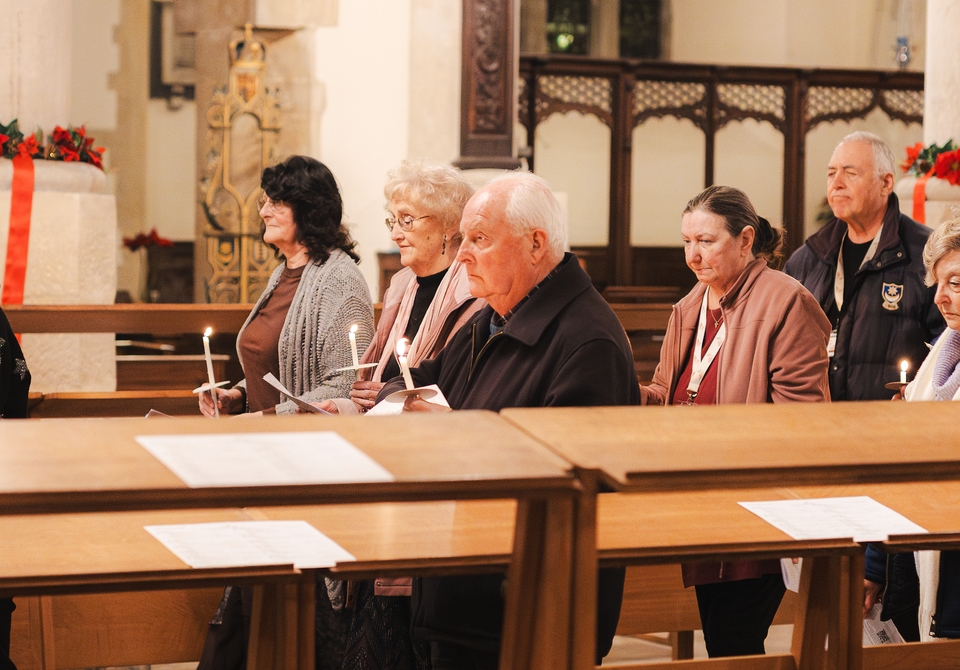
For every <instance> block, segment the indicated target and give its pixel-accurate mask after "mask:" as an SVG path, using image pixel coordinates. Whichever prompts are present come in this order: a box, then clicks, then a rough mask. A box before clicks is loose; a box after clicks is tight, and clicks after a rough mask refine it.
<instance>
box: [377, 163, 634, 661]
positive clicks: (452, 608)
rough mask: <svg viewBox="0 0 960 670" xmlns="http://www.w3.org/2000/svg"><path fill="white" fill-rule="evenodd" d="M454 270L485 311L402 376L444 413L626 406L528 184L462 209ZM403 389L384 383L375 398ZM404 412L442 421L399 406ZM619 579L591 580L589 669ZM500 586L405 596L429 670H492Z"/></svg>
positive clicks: (627, 363)
mask: <svg viewBox="0 0 960 670" xmlns="http://www.w3.org/2000/svg"><path fill="white" fill-rule="evenodd" d="M460 231H461V233H463V244H462V245H461V246H460V251H459V253H458V255H457V259H458V260H459V261H460V262H462V263H463V264H464V266H465V267H466V270H467V274H468V276H469V278H470V292H471V293H472V294H473V295H474V296H476V297H478V298H484V299H485V300H486V301H487V303H488V306H487V307H485V308H484V309H483V310H481V311H480V312H478V313H477V315H476V316H475V317H474V318H473V319H472V320H471V321H470V322H468V323H467V324H466V325H465V326H464V327H463V328H461V329H460V331H459V332H458V333H457V335H456V336H455V337H454V339H453V340H451V341H450V343H449V344H448V345H447V347H446V348H445V349H444V350H443V351H442V352H440V355H439V356H437V358H435V359H434V360H432V361H428V362H425V363H423V364H421V366H420V367H418V368H415V369H413V370H412V371H411V372H412V376H413V379H414V382H415V383H416V385H417V386H426V385H429V384H437V385H439V387H440V389H441V390H442V391H443V393H444V395H445V396H446V398H447V401H448V402H449V403H450V407H451V408H453V409H489V410H499V409H501V408H503V407H549V406H576V405H579V406H583V405H636V404H639V400H640V394H639V387H638V385H637V377H636V373H635V371H634V366H633V355H632V353H631V350H630V344H629V342H628V341H627V338H626V335H625V333H624V331H623V327H622V326H621V325H620V322H619V321H618V320H617V317H616V316H615V315H614V313H613V311H612V310H611V309H610V307H609V306H608V305H607V304H606V302H604V300H603V298H601V297H600V295H599V294H598V293H597V292H596V290H595V289H594V288H593V286H592V285H591V283H590V278H589V277H587V275H586V273H584V271H583V270H582V269H581V268H580V265H579V264H578V262H577V259H576V257H575V256H573V254H569V253H566V254H565V253H564V247H565V246H566V230H565V226H564V221H563V215H562V211H561V209H560V205H559V203H558V202H557V200H556V198H555V197H554V196H553V194H552V193H551V192H550V188H549V186H548V185H547V183H546V182H545V181H544V180H543V179H541V178H540V177H537V176H535V175H533V174H530V173H522V172H513V173H509V174H507V175H503V176H501V177H498V178H497V179H495V180H493V181H492V182H490V183H489V184H488V185H486V186H485V187H483V188H482V189H480V190H479V191H477V193H476V194H475V195H474V196H473V198H471V199H470V201H469V202H468V203H467V206H466V209H464V212H463V218H462V220H461V223H460ZM401 388H403V381H402V379H401V378H396V379H394V380H392V381H391V382H390V383H388V384H387V385H386V386H385V387H384V388H383V390H382V391H381V393H380V398H384V397H386V396H387V395H389V394H390V393H392V392H393V391H397V390H399V389H401ZM405 408H406V409H407V410H410V411H449V410H447V408H444V407H440V406H439V405H436V404H433V403H430V402H427V401H424V400H421V399H417V398H408V400H407V404H406V406H405ZM623 575H624V573H623V571H622V570H601V571H600V580H599V588H598V595H599V599H598V620H597V659H596V660H597V663H599V662H600V659H601V658H602V657H603V656H604V655H606V653H607V652H608V651H609V649H610V645H611V643H612V641H613V634H614V631H615V630H616V625H617V620H618V618H619V613H620V601H621V598H622V593H623ZM502 591H503V576H502V575H484V576H467V577H441V578H424V579H421V580H416V581H415V583H414V591H413V607H414V613H413V628H414V634H415V635H416V636H418V637H420V638H422V639H426V640H429V642H430V646H431V655H432V661H433V668H434V670H445V669H447V668H496V667H497V660H498V652H499V647H500V634H501V628H502V626H503V604H504V603H503V596H502Z"/></svg>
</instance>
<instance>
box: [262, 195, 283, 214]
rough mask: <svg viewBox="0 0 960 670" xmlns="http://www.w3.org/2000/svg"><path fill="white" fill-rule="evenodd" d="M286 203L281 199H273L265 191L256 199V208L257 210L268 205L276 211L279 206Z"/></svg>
mask: <svg viewBox="0 0 960 670" xmlns="http://www.w3.org/2000/svg"><path fill="white" fill-rule="evenodd" d="M286 204H287V203H285V202H284V201H283V200H274V199H273V198H271V197H270V196H269V195H267V194H266V193H261V194H260V198H259V199H257V205H258V207H257V210H258V211H259V210H261V209H263V208H264V207H267V206H268V205H269V206H270V208H271V209H273V211H277V210H278V209H280V208H281V207H284V206H285V205H286Z"/></svg>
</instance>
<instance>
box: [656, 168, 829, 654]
mask: <svg viewBox="0 0 960 670" xmlns="http://www.w3.org/2000/svg"><path fill="white" fill-rule="evenodd" d="M681 234H682V236H683V245H684V254H685V257H686V262H687V265H688V266H689V267H690V269H691V270H693V272H694V273H695V274H696V275H697V279H698V280H699V282H698V283H697V285H696V286H694V287H693V289H692V290H691V291H690V293H688V294H687V295H686V297H684V298H683V299H682V300H680V302H678V303H677V304H676V305H674V307H673V314H672V315H671V317H670V321H669V323H668V325H667V333H666V337H665V338H664V341H663V347H662V348H661V350H660V363H659V365H658V366H657V369H656V371H655V372H654V376H653V382H652V383H651V384H650V385H649V386H641V387H640V394H641V404H645V405H646V404H659V405H691V406H692V405H713V404H717V405H719V404H747V403H767V402H774V403H781V402H826V401H829V400H830V385H829V382H828V380H827V365H828V359H827V338H828V337H829V335H830V322H829V321H828V320H827V317H826V316H825V315H824V313H823V310H822V309H821V308H820V305H819V304H817V301H816V300H815V299H814V297H813V296H812V295H811V294H810V293H809V292H808V291H807V290H806V289H805V288H804V287H803V286H802V285H801V284H800V283H799V282H798V281H796V280H795V279H793V278H792V277H788V276H787V275H785V274H784V273H782V272H779V271H777V270H774V269H772V268H770V267H768V263H772V262H774V261H776V260H777V259H778V258H779V256H780V247H781V246H782V244H783V232H782V231H781V230H778V229H776V228H773V227H772V226H771V225H770V223H769V222H768V221H767V220H766V219H764V218H762V217H760V216H758V215H757V213H756V210H755V209H754V207H753V205H752V204H751V203H750V200H749V198H748V197H747V195H746V194H745V193H744V192H743V191H740V190H739V189H736V188H732V187H729V186H711V187H709V188H707V189H705V190H704V191H702V192H701V193H700V194H699V195H697V196H696V197H695V198H693V199H692V200H691V201H690V202H689V203H687V207H686V209H684V212H683V220H682V223H681ZM683 582H684V586H695V587H696V592H697V605H698V607H699V610H700V621H701V624H702V626H703V637H704V641H705V642H706V646H707V653H708V654H709V655H710V656H711V657H719V656H741V655H747V654H763V653H764V651H765V650H764V646H763V643H764V640H765V639H766V637H767V630H768V629H769V627H770V624H771V623H772V622H773V617H774V615H775V614H776V612H777V608H778V607H779V606H780V600H781V599H782V598H783V594H784V591H785V588H784V585H783V578H782V575H781V571H780V562H779V560H776V559H773V560H767V561H726V562H721V563H695V564H685V565H683Z"/></svg>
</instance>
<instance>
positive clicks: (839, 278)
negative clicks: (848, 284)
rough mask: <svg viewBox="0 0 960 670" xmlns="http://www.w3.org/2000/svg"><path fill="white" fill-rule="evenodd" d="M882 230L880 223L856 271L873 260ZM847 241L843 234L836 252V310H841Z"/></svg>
mask: <svg viewBox="0 0 960 670" xmlns="http://www.w3.org/2000/svg"><path fill="white" fill-rule="evenodd" d="M882 232H883V224H882V223H881V224H880V230H878V231H877V234H876V235H875V236H874V238H873V241H872V242H871V243H870V246H869V247H868V248H867V255H866V256H864V257H863V261H862V262H861V263H860V267H859V268H857V271H859V270H860V268H862V267H863V266H864V265H866V264H867V263H869V262H870V261H871V260H873V257H874V256H875V255H876V253H877V246H879V244H880V233H882ZM846 241H847V234H846V233H844V234H843V239H842V240H840V252H839V253H838V254H837V273H836V275H834V278H833V299H834V300H835V301H836V303H837V311H838V312H840V311H843V285H844V272H843V243H844V242H846Z"/></svg>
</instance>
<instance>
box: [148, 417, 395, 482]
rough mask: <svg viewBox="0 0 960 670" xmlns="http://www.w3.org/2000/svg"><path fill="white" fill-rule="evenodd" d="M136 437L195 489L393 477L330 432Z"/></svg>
mask: <svg viewBox="0 0 960 670" xmlns="http://www.w3.org/2000/svg"><path fill="white" fill-rule="evenodd" d="M136 439H137V442H139V443H140V445H141V446H142V447H143V448H144V449H146V450H147V451H149V452H150V453H151V454H152V455H153V456H154V457H155V458H156V459H157V460H159V461H160V462H161V463H163V464H164V465H165V466H167V467H168V468H169V469H170V470H171V471H172V472H173V473H174V474H175V475H176V476H177V477H179V478H180V479H181V480H182V481H183V483H184V484H186V485H187V486H189V487H191V488H199V487H206V486H269V485H278V484H333V483H343V482H351V483H353V482H391V481H393V479H394V477H393V475H392V474H390V473H389V472H388V471H387V470H386V469H384V468H383V467H382V466H381V465H380V464H379V463H377V462H376V461H374V460H373V459H372V458H370V457H369V456H367V455H366V454H365V453H363V452H362V451H360V450H359V449H357V448H356V447H355V446H353V445H352V444H350V443H349V442H347V441H346V440H345V439H343V438H342V437H340V436H339V435H338V434H337V433H334V432H332V431H315V432H302V433H215V434H210V435H139V436H137V438H136Z"/></svg>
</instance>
